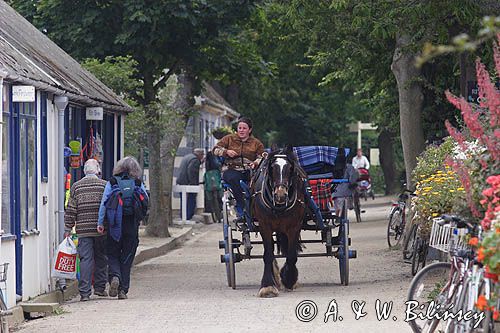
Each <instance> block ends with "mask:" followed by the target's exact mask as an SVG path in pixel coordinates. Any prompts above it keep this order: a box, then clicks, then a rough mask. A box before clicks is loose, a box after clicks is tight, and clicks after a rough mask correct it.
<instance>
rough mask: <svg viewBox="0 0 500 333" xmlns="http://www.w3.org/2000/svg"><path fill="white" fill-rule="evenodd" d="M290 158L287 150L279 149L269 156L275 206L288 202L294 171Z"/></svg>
mask: <svg viewBox="0 0 500 333" xmlns="http://www.w3.org/2000/svg"><path fill="white" fill-rule="evenodd" d="M292 154H293V153H292ZM292 158H293V156H290V151H288V150H285V151H283V150H281V151H278V152H275V153H273V154H271V156H270V159H271V160H270V165H269V168H270V176H271V177H270V183H271V184H270V185H271V187H272V195H273V202H274V205H275V206H282V205H287V204H288V201H289V195H288V194H289V189H290V185H291V182H292V176H293V172H294V170H293V165H294V164H293V162H292Z"/></svg>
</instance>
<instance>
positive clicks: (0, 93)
mask: <svg viewBox="0 0 500 333" xmlns="http://www.w3.org/2000/svg"><path fill="white" fill-rule="evenodd" d="M6 75H7V73H5V72H4V71H2V70H0V156H1V155H2V147H3V145H2V138H3V135H2V130H3V123H2V121H3V117H2V115H3V78H4V77H5V76H6ZM0 174H2V165H0ZM1 197H2V179H1V177H0V198H1ZM0 210H1V207H0ZM1 225H2V214H0V229H1ZM1 248H2V235H1V232H0V259H2V250H1ZM0 262H3V260H0Z"/></svg>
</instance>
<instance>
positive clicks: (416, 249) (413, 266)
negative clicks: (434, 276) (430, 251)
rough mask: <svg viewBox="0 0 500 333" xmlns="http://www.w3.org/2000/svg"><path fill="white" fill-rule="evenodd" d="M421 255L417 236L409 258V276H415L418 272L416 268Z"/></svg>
mask: <svg viewBox="0 0 500 333" xmlns="http://www.w3.org/2000/svg"><path fill="white" fill-rule="evenodd" d="M421 253H422V240H421V239H420V237H418V236H417V238H416V240H415V246H414V247H413V254H412V256H411V257H412V258H411V274H412V275H413V276H415V274H417V272H418V266H419V265H420V261H421V259H420V257H421Z"/></svg>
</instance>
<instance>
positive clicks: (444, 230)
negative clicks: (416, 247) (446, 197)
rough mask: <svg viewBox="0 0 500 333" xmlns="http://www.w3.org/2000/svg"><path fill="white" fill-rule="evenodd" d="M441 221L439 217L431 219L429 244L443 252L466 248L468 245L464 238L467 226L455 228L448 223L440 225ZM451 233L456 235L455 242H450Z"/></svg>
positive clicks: (451, 240) (451, 239)
mask: <svg viewBox="0 0 500 333" xmlns="http://www.w3.org/2000/svg"><path fill="white" fill-rule="evenodd" d="M442 221H443V220H442V219H441V218H435V219H433V220H432V229H431V237H430V240H429V246H430V247H433V248H435V249H437V250H439V251H443V252H449V251H454V250H465V249H468V248H469V246H468V245H467V242H466V240H465V235H466V234H467V228H455V227H452V226H451V225H450V224H445V225H441V224H440V223H442ZM453 234H455V235H458V237H457V238H458V240H457V242H456V244H452V243H453V239H454V237H453Z"/></svg>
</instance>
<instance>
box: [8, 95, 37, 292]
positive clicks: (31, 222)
mask: <svg viewBox="0 0 500 333" xmlns="http://www.w3.org/2000/svg"><path fill="white" fill-rule="evenodd" d="M10 109H11V113H10V135H9V141H10V142H9V148H10V156H9V157H10V159H9V164H10V165H9V169H10V191H11V198H12V200H11V205H10V208H11V210H10V215H11V216H10V219H11V230H12V233H13V234H14V235H15V236H16V246H15V250H16V294H17V295H22V290H23V288H22V287H23V286H22V276H23V273H22V267H23V248H22V243H21V237H22V235H23V231H34V230H36V228H37V225H36V219H37V216H36V204H37V177H36V174H37V170H36V169H37V168H36V142H37V140H36V135H37V133H36V111H35V103H12V104H11V108H10Z"/></svg>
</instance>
